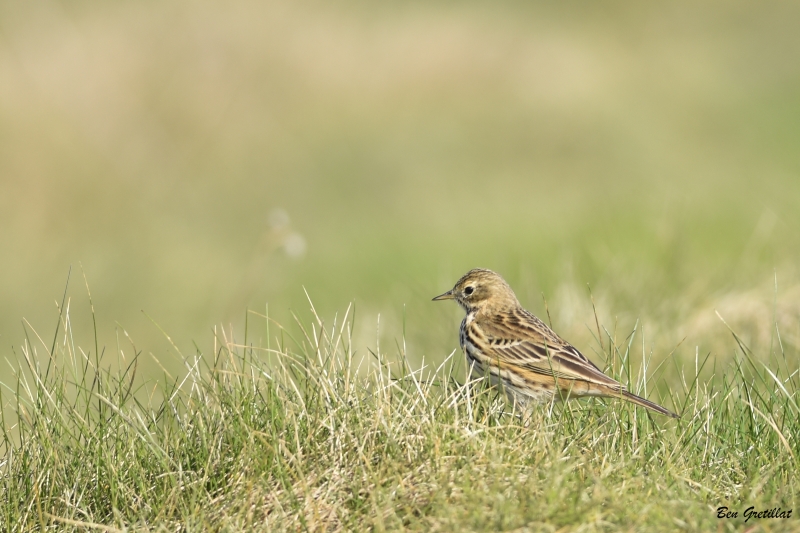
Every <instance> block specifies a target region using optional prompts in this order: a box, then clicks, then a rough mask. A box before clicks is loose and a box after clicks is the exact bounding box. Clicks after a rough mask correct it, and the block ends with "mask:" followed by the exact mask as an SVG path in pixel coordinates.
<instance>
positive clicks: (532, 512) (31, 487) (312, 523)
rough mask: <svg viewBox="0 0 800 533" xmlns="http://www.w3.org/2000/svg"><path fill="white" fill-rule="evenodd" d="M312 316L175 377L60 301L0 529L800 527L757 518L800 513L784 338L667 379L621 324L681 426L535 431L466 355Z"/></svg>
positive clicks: (588, 421)
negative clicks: (414, 349) (474, 372)
mask: <svg viewBox="0 0 800 533" xmlns="http://www.w3.org/2000/svg"><path fill="white" fill-rule="evenodd" d="M311 309H312V315H311V316H312V319H311V320H310V321H306V322H303V321H302V320H300V319H298V320H297V323H296V325H295V327H294V328H284V327H282V326H281V325H279V324H277V323H275V322H274V321H273V320H271V319H269V318H268V317H267V316H266V315H264V314H260V313H255V312H252V311H251V312H250V313H249V320H247V321H246V325H245V328H244V336H243V337H242V338H241V340H237V338H236V335H235V334H234V332H233V331H232V330H225V329H218V330H217V334H216V336H215V339H214V344H213V346H208V347H206V348H205V350H201V349H200V348H198V347H196V351H195V353H192V354H191V355H186V356H183V355H179V357H180V359H181V362H182V363H183V365H184V366H185V371H184V372H183V373H182V375H180V376H178V375H171V374H170V373H168V372H167V371H166V370H164V374H163V377H162V378H161V379H159V380H157V381H153V380H151V379H145V378H142V377H141V376H140V374H138V373H137V368H138V367H139V365H140V361H142V359H143V358H145V357H146V356H145V355H143V352H142V350H140V349H137V348H136V347H135V346H134V344H133V342H132V341H131V340H130V338H127V337H126V334H125V332H124V331H122V330H121V329H118V331H117V334H118V343H117V345H116V346H115V347H114V348H113V349H105V348H103V347H101V346H98V345H94V346H89V347H88V348H84V347H80V346H78V345H76V343H75V332H74V331H73V327H72V325H71V320H70V311H69V309H68V308H65V307H64V306H63V304H62V313H61V316H60V329H59V330H58V331H57V333H56V336H55V340H54V341H53V342H52V343H47V342H46V341H44V340H43V339H42V338H41V337H40V336H39V335H38V334H37V333H36V332H35V331H34V330H33V329H32V328H30V327H28V329H27V332H28V339H27V340H26V341H25V342H24V343H23V344H22V346H21V347H20V348H19V353H17V354H16V355H18V356H19V359H18V360H19V362H20V363H19V366H18V367H17V368H16V370H15V373H14V375H15V377H16V380H15V381H12V382H10V383H5V384H4V385H3V387H2V392H1V394H2V405H3V407H4V409H3V440H2V447H3V455H2V462H1V463H0V483H2V493H3V499H2V503H1V504H0V506H1V507H0V529H2V530H3V531H47V530H66V531H87V530H105V531H140V530H141V531H144V530H148V531H206V530H214V531H240V530H254V531H362V530H374V531H385V530H400V529H407V530H415V531H456V530H458V531H512V530H514V531H557V530H559V531H572V530H576V531H578V530H579V531H611V530H618V529H624V530H647V531H675V530H686V531H709V530H721V531H734V530H740V529H745V528H746V529H747V530H748V531H760V530H763V531H792V530H797V527H798V526H797V521H796V517H793V518H791V519H784V520H780V519H755V518H751V519H750V520H748V521H747V522H745V518H744V517H743V516H742V512H743V511H744V510H745V509H746V508H747V507H749V506H754V507H755V508H756V510H762V509H771V508H774V507H781V508H783V509H784V510H786V509H793V508H794V509H795V512H797V511H800V510H798V509H797V504H798V497H797V495H798V493H799V491H798V489H800V487H799V486H798V480H797V475H796V473H797V470H798V466H800V465H798V456H800V441H798V435H800V409H798V400H797V391H798V390H799V389H800V375H799V374H798V370H797V361H798V360H797V354H796V353H789V354H787V353H786V352H785V351H784V350H783V347H782V344H781V343H780V342H775V344H774V347H775V350H774V351H773V352H772V353H753V352H752V351H751V350H750V349H749V348H748V347H747V346H746V345H745V344H744V341H742V340H741V338H739V337H738V336H737V335H735V334H734V335H733V337H732V339H731V341H730V342H731V346H732V347H733V349H734V350H735V357H734V358H733V360H732V361H731V362H730V364H725V365H723V364H717V362H716V358H715V357H714V356H705V357H700V356H698V358H697V360H696V361H695V363H694V364H693V365H690V367H689V368H684V367H683V365H681V364H680V363H679V362H678V360H677V359H675V358H671V357H669V358H666V359H664V360H663V361H662V363H661V364H660V365H659V366H658V368H654V366H655V364H654V363H652V362H650V358H651V357H652V354H651V353H647V352H646V351H645V348H644V346H645V342H644V340H643V339H642V332H641V331H640V330H639V329H637V328H634V329H633V331H631V332H630V333H629V335H627V336H626V337H625V338H622V337H621V336H617V335H615V334H614V333H611V332H609V331H608V330H604V331H605V332H604V334H603V337H604V339H603V340H602V343H600V342H598V346H603V347H604V352H603V354H604V356H605V357H606V371H607V372H609V373H611V374H612V375H614V377H616V378H617V379H620V380H622V381H623V382H626V383H628V384H629V387H630V388H631V389H632V390H633V391H636V392H638V393H640V394H645V393H649V396H650V397H651V399H655V400H657V401H660V402H662V403H663V404H664V405H666V406H667V407H670V408H672V409H674V410H676V411H677V412H679V413H681V414H682V418H681V420H679V421H673V420H668V419H666V418H663V417H657V416H656V417H654V416H652V415H650V414H649V413H648V412H646V411H644V410H641V409H638V408H634V407H633V406H631V405H629V404H625V403H622V402H616V401H600V400H590V401H571V402H568V403H566V404H551V405H546V406H542V408H541V409H539V410H537V411H535V412H534V413H533V414H532V415H531V418H530V419H529V420H522V419H521V418H520V417H519V416H518V414H517V413H514V412H513V411H511V410H510V406H509V404H507V403H506V402H505V401H504V400H503V399H502V395H501V394H499V393H498V391H497V390H495V389H492V388H489V387H487V386H486V384H485V382H484V381H483V380H477V381H467V382H465V379H464V374H465V373H464V368H463V363H461V357H462V356H461V354H460V352H457V351H454V352H452V353H450V354H449V355H448V356H447V357H444V358H439V359H438V360H437V361H438V362H437V364H430V363H426V362H424V361H423V363H422V365H413V364H412V363H410V362H409V361H410V358H409V354H408V353H407V350H406V346H405V342H404V339H402V338H401V339H399V340H398V342H397V343H396V344H395V345H394V346H392V347H391V349H387V348H386V347H385V346H380V342H379V341H377V343H376V346H375V347H374V348H365V347H362V346H356V345H355V344H354V341H353V331H354V327H355V322H356V321H355V319H354V316H353V312H352V309H350V308H348V310H347V311H346V312H345V313H344V314H343V316H340V317H338V318H335V319H334V320H333V321H332V322H331V323H329V324H326V323H325V322H324V321H323V320H322V319H320V317H319V316H317V314H316V312H315V311H314V309H313V306H312V308H311ZM600 327H602V326H600ZM256 330H258V336H260V337H262V338H264V339H267V340H266V341H265V342H263V343H262V342H258V343H257V342H255V341H254V340H253V337H254V336H255V334H254V332H255V331H256ZM292 331H296V332H297V334H292ZM598 331H599V329H598ZM777 333H779V332H778V330H777V329H776V334H777ZM95 338H97V336H96V334H95ZM596 340H597V341H599V339H597V338H596ZM776 341H779V337H778V336H777V335H776ZM384 344H385V343H384ZM640 345H641V350H640V349H639V348H638V347H639V346H640ZM173 348H174V350H176V352H177V353H178V354H180V353H181V352H180V350H179V349H178V347H177V346H173ZM159 365H160V363H159ZM162 368H163V367H162ZM704 369H705V372H704ZM709 369H710V370H711V372H708V371H709ZM703 375H710V376H711V377H709V378H708V379H704V378H701V376H703ZM665 384H670V388H666V387H665ZM659 385H660V386H659ZM656 391H658V392H656ZM720 506H727V507H728V508H730V509H731V510H738V511H739V518H732V519H718V518H717V516H716V514H717V511H716V509H717V508H718V507H720Z"/></svg>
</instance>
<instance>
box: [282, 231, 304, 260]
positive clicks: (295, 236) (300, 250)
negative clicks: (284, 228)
mask: <svg viewBox="0 0 800 533" xmlns="http://www.w3.org/2000/svg"><path fill="white" fill-rule="evenodd" d="M283 250H284V251H285V252H286V255H288V256H289V257H291V258H292V259H300V258H301V257H303V256H304V255H306V240H305V239H304V238H303V236H302V235H300V234H299V233H297V232H296V231H293V232H292V233H290V234H289V235H287V236H286V238H285V239H284V240H283Z"/></svg>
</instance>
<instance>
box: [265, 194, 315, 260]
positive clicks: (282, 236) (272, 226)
mask: <svg viewBox="0 0 800 533" xmlns="http://www.w3.org/2000/svg"><path fill="white" fill-rule="evenodd" d="M267 222H268V224H269V231H268V232H267V237H268V240H269V243H270V244H269V248H271V249H272V250H275V249H278V248H280V249H282V250H283V251H284V253H285V254H286V256H287V257H289V258H291V259H300V258H301V257H303V256H304V255H305V254H306V249H307V248H308V246H307V244H306V239H305V237H303V235H302V234H301V233H300V232H299V231H297V230H294V229H292V227H291V222H290V220H289V214H288V213H287V212H286V210H285V209H281V208H280V207H277V208H275V209H273V210H272V211H270V213H269V217H268V219H267Z"/></svg>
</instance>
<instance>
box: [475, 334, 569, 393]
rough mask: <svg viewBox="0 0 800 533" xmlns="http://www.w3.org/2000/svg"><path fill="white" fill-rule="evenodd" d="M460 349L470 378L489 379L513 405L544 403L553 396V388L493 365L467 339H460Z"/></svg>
mask: <svg viewBox="0 0 800 533" xmlns="http://www.w3.org/2000/svg"><path fill="white" fill-rule="evenodd" d="M462 347H463V349H464V353H465V354H466V356H467V366H468V367H469V369H470V373H471V376H472V378H475V379H479V378H489V381H490V383H491V384H492V385H493V386H496V387H499V388H501V389H502V390H503V391H504V392H505V393H506V396H508V399H509V400H510V401H511V402H513V403H520V404H528V403H545V402H549V401H550V400H551V399H552V398H553V395H554V392H553V387H548V386H547V385H546V384H544V383H531V382H529V381H526V380H525V379H524V378H523V377H522V376H520V375H519V374H517V373H515V372H513V371H512V370H509V369H507V368H499V367H498V366H497V365H496V364H493V363H492V361H490V360H489V358H488V357H486V356H485V355H484V354H483V353H482V352H481V351H480V350H479V349H478V348H477V347H476V346H475V345H474V344H472V343H471V342H469V339H468V338H466V337H462Z"/></svg>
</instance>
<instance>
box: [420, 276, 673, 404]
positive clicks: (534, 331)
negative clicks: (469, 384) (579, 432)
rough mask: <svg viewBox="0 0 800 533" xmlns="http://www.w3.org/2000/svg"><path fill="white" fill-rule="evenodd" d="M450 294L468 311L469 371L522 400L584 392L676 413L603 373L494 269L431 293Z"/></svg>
mask: <svg viewBox="0 0 800 533" xmlns="http://www.w3.org/2000/svg"><path fill="white" fill-rule="evenodd" d="M434 300H455V301H456V302H458V304H459V305H460V306H461V307H463V308H464V311H466V312H467V316H466V317H464V320H463V321H462V322H461V330H460V334H459V342H460V344H461V348H462V349H463V350H464V352H465V353H466V355H467V363H468V365H469V366H470V367H472V368H473V372H475V373H478V374H480V375H484V376H489V377H490V378H491V380H492V382H493V383H500V384H501V385H502V387H503V389H504V390H505V391H506V394H507V395H508V396H509V399H510V400H511V401H512V402H514V403H517V404H520V405H521V406H527V405H528V404H530V403H537V402H546V401H549V400H550V399H551V398H553V396H556V399H559V400H563V399H567V398H581V397H585V396H602V397H607V398H622V399H623V400H627V401H629V402H631V403H635V404H636V405H641V406H642V407H646V408H648V409H650V410H652V411H655V412H656V413H660V414H662V415H667V416H671V417H673V418H680V417H679V416H678V415H676V414H675V413H673V412H672V411H669V410H667V409H664V408H663V407H661V406H660V405H658V404H655V403H653V402H651V401H649V400H645V399H644V398H640V397H639V396H636V395H635V394H632V393H630V392H628V391H627V390H625V387H624V386H623V385H622V384H621V383H619V382H618V381H615V380H613V379H611V378H610V377H608V376H606V375H605V374H603V372H602V371H601V370H600V369H599V368H597V367H596V366H595V365H594V364H593V363H592V362H591V361H589V360H588V359H587V358H586V357H585V356H584V355H583V354H582V353H581V352H579V351H578V350H577V349H576V348H575V347H574V346H572V345H571V344H570V343H568V342H567V341H565V340H564V339H562V338H561V337H559V336H558V335H556V333H555V332H554V331H553V330H552V329H550V328H549V327H547V326H546V325H545V324H544V322H542V321H541V320H539V319H538V318H536V317H535V316H533V314H531V313H530V312H528V311H526V310H525V309H523V308H522V306H521V305H520V303H519V300H517V297H516V295H515V294H514V291H512V290H511V287H509V285H508V283H506V281H505V280H504V279H503V278H502V277H500V275H499V274H497V273H495V272H492V271H491V270H485V269H481V268H476V269H474V270H470V271H469V272H467V273H466V274H465V275H464V277H462V278H461V279H460V280H458V283H456V285H455V287H453V288H452V289H451V290H449V291H447V292H446V293H444V294H441V295H439V296H437V297H436V298H434Z"/></svg>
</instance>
